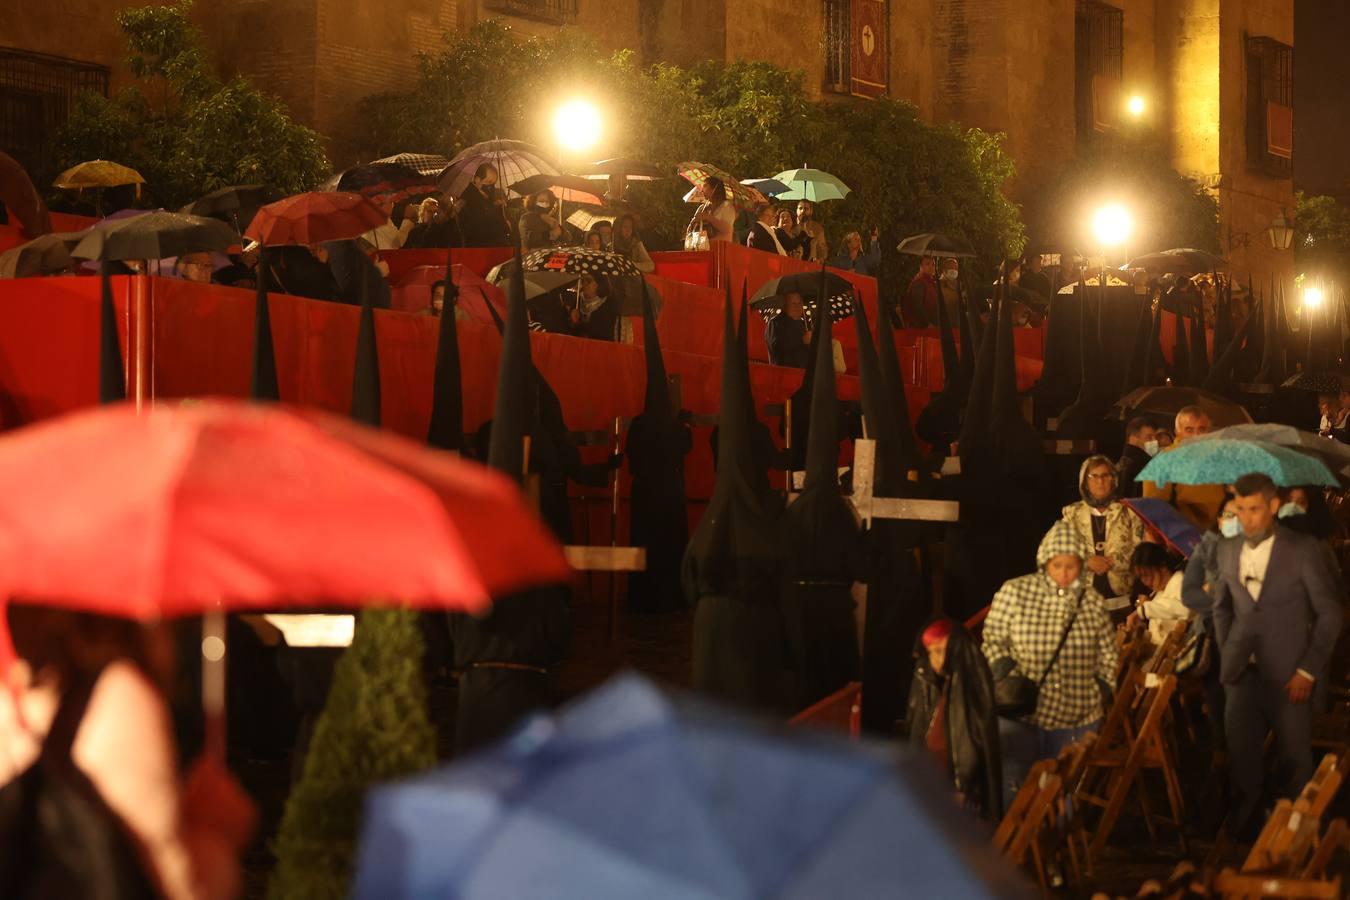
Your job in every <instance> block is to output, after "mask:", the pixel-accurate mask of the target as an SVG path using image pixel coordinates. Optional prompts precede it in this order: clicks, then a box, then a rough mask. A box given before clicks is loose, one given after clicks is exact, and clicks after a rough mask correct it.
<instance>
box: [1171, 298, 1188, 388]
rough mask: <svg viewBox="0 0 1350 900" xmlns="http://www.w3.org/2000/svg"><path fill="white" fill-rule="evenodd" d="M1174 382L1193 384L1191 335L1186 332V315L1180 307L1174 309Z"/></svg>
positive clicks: (1176, 383) (1185, 385)
mask: <svg viewBox="0 0 1350 900" xmlns="http://www.w3.org/2000/svg"><path fill="white" fill-rule="evenodd" d="M1172 384H1174V385H1176V386H1177V387H1187V386H1189V385H1190V384H1191V347H1190V337H1189V336H1188V335H1187V334H1186V316H1185V314H1184V313H1182V311H1181V310H1180V309H1177V308H1175V307H1173V309H1172Z"/></svg>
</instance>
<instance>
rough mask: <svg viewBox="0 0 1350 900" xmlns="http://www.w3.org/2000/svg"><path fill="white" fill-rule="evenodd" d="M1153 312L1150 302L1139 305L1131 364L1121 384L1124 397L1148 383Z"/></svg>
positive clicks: (1121, 392) (1121, 394)
mask: <svg viewBox="0 0 1350 900" xmlns="http://www.w3.org/2000/svg"><path fill="white" fill-rule="evenodd" d="M1152 313H1153V310H1152V308H1151V306H1150V304H1149V303H1147V302H1144V303H1141V304H1140V305H1139V316H1138V317H1137V319H1136V321H1135V324H1134V342H1133V345H1132V346H1131V348H1130V364H1129V365H1128V366H1126V367H1125V379H1124V381H1122V382H1121V385H1120V396H1122V397H1124V396H1125V395H1126V394H1128V393H1129V392H1130V391H1132V390H1134V389H1135V388H1139V387H1143V386H1144V385H1145V384H1147V383H1148V363H1149V352H1148V351H1149V338H1150V337H1152V335H1153V315H1152Z"/></svg>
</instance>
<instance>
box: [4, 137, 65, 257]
mask: <svg viewBox="0 0 1350 900" xmlns="http://www.w3.org/2000/svg"><path fill="white" fill-rule="evenodd" d="M0 203H3V204H4V206H5V209H7V210H9V213H10V215H11V216H13V217H14V218H15V219H17V220H18V222H19V224H20V225H22V226H23V230H24V231H25V232H27V233H28V236H29V237H39V236H41V235H44V234H46V233H47V232H49V231H51V230H52V221H51V216H49V215H48V213H47V204H46V203H44V202H43V200H42V195H41V194H39V193H38V191H37V188H36V187H35V186H34V185H33V179H31V178H29V177H28V171H27V170H26V169H24V167H23V166H21V165H19V161H18V160H17V159H15V158H14V157H12V156H10V155H9V154H8V153H5V152H3V151H0Z"/></svg>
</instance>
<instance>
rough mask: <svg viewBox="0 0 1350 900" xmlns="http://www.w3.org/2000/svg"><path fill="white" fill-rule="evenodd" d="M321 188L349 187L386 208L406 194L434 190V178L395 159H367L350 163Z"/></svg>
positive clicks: (428, 192)
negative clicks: (385, 161)
mask: <svg viewBox="0 0 1350 900" xmlns="http://www.w3.org/2000/svg"><path fill="white" fill-rule="evenodd" d="M319 189H320V190H322V191H350V192H351V193H353V194H360V195H361V196H362V197H365V198H366V199H367V200H369V201H370V202H371V203H374V204H375V205H377V206H379V207H381V208H382V209H385V210H391V209H393V208H394V206H395V204H397V203H399V202H401V201H403V200H407V199H408V198H409V197H422V196H426V195H427V194H434V193H436V191H437V187H436V182H435V180H434V179H433V178H432V177H430V176H428V175H423V174H422V173H420V172H418V171H416V170H415V169H410V168H408V167H407V166H402V165H399V164H398V163H369V164H367V165H364V166H353V167H352V168H350V169H348V170H347V171H345V172H339V173H338V174H336V175H334V176H333V177H331V178H329V179H328V180H327V181H325V182H324V183H323V185H322V186H321V187H320V188H319Z"/></svg>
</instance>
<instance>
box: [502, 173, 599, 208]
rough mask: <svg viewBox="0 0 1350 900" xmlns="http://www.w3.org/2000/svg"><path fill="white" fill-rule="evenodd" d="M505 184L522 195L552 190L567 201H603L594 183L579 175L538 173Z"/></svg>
mask: <svg viewBox="0 0 1350 900" xmlns="http://www.w3.org/2000/svg"><path fill="white" fill-rule="evenodd" d="M507 186H508V187H509V188H510V189H511V190H513V191H515V192H516V193H517V194H520V195H521V196H522V197H528V196H529V195H531V194H537V193H539V192H540V191H549V190H552V191H556V192H557V193H558V194H559V196H560V199H562V200H565V201H567V202H568V203H591V204H594V205H596V206H599V205H601V204H602V203H604V201H603V200H602V199H601V197H600V192H599V191H597V190H596V189H595V185H594V184H593V183H592V182H590V181H587V180H586V179H585V178H582V177H581V176H579V175H550V174H547V173H540V174H538V175H531V176H529V177H528V178H522V179H521V180H520V181H516V182H513V183H512V184H510V185H507Z"/></svg>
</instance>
